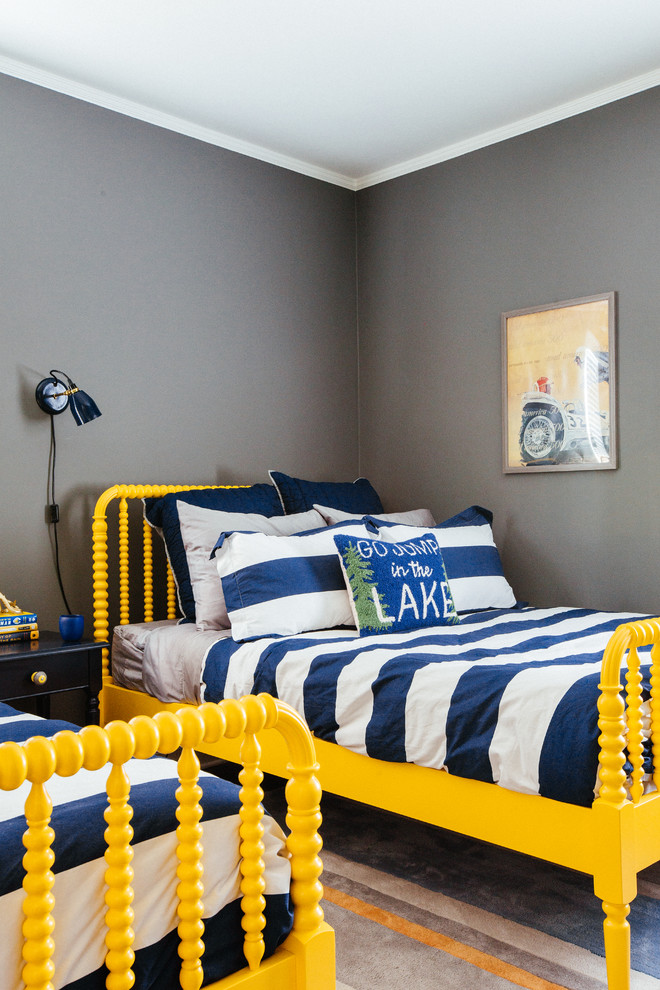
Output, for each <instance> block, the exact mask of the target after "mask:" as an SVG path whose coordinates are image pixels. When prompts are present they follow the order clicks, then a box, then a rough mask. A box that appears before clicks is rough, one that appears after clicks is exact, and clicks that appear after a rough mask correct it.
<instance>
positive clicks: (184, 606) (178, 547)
mask: <svg viewBox="0 0 660 990" xmlns="http://www.w3.org/2000/svg"><path fill="white" fill-rule="evenodd" d="M143 502H144V517H145V519H146V520H147V522H148V523H149V524H150V525H151V526H153V527H154V528H155V529H158V530H159V531H160V532H161V534H162V537H163V540H164V541H165V549H166V550H167V556H168V559H169V562H170V566H171V568H172V573H173V574H174V581H175V584H176V587H177V595H178V599H179V607H180V609H181V612H182V613H183V615H184V616H185V618H186V619H189V620H190V621H192V622H194V621H195V598H194V595H193V589H192V583H191V581H190V572H189V570H188V560H187V558H186V550H185V547H184V545H183V540H182V538H181V527H180V524H179V512H178V509H177V502H187V503H188V504H189V505H197V506H200V508H203V509H216V510H220V511H222V512H253V513H258V514H259V515H260V516H282V515H284V512H283V510H282V506H281V504H280V499H279V496H278V494H277V489H276V488H274V487H273V485H267V484H258V485H250V486H248V487H245V488H196V489H192V490H191V491H183V492H170V493H168V494H167V495H163V496H161V497H160V498H145V499H143ZM218 533H219V531H218Z"/></svg>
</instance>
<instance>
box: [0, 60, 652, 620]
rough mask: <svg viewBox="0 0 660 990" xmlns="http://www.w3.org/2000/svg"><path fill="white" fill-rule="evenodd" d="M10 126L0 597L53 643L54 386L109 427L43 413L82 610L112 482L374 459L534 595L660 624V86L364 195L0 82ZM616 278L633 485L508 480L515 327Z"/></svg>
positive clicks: (346, 465) (397, 485) (406, 495)
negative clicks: (78, 394)
mask: <svg viewBox="0 0 660 990" xmlns="http://www.w3.org/2000/svg"><path fill="white" fill-rule="evenodd" d="M0 134H1V136H2V140H1V141H0V223H1V227H0V245H1V247H0V252H1V254H0V300H1V304H0V327H1V335H2V336H1V340H2V359H3V360H2V362H1V364H0V379H1V387H0V423H1V424H2V455H3V456H2V463H1V464H0V506H1V509H2V531H1V533H2V535H1V538H0V589H1V590H3V591H4V592H6V593H8V594H9V595H11V596H12V597H15V598H17V599H18V600H19V602H20V603H21V604H24V605H26V606H29V607H33V608H35V609H36V610H37V611H38V612H39V613H40V616H41V618H42V624H43V625H51V626H52V625H53V624H54V623H55V622H56V618H57V615H58V614H59V612H60V611H61V609H62V606H61V602H60V598H59V593H58V590H57V584H56V580H55V574H54V570H53V566H52V552H51V545H50V542H49V532H48V527H47V526H46V525H45V523H44V506H45V504H46V502H47V492H46V477H47V474H46V472H47V458H48V448H49V427H48V417H46V416H45V415H44V414H43V413H41V412H40V411H39V410H38V408H37V406H36V404H35V402H34V397H33V396H34V387H35V385H36V384H37V382H38V381H39V380H40V379H41V378H42V377H44V376H45V375H47V374H48V372H49V370H50V368H53V367H57V368H61V369H63V370H64V371H66V372H68V373H69V374H70V375H72V377H73V378H74V380H77V381H78V383H79V384H80V385H81V387H82V388H84V389H86V390H88V391H89V392H90V393H91V394H92V395H93V396H94V398H95V399H96V400H97V402H98V404H99V406H100V407H101V409H102V411H103V416H102V417H101V419H99V420H97V421H95V422H93V423H90V424H89V425H87V426H84V427H76V426H75V424H74V422H73V419H72V418H71V416H70V415H69V413H68V412H67V413H65V414H64V415H63V416H61V417H59V419H58V420H57V421H56V429H57V439H58V460H57V478H58V486H57V495H58V501H59V502H60V505H61V507H62V520H63V521H62V524H61V527H60V532H61V541H62V548H63V569H64V577H65V583H66V587H67V591H68V595H69V598H70V599H71V602H72V605H73V607H74V608H77V609H80V610H82V611H84V612H85V613H86V614H87V616H88V617H90V619H91V610H90V606H91V577H90V528H89V527H90V517H91V513H92V510H93V505H94V501H95V499H96V496H97V494H98V493H99V492H100V491H101V490H103V489H104V488H105V487H107V486H108V485H110V484H112V483H115V482H131V481H146V482H153V483H156V482H167V481H173V480H186V481H190V482H214V481H230V482H231V481H253V480H262V479H264V480H265V478H266V471H267V469H268V468H269V467H277V468H279V469H281V470H285V471H290V472H291V473H297V474H302V475H305V476H308V477H319V478H342V479H344V478H351V477H353V476H355V475H356V474H357V472H358V470H360V472H361V473H363V474H365V475H367V476H368V477H370V478H371V479H372V480H373V482H374V483H375V484H376V486H377V487H378V489H379V490H380V491H381V493H382V494H383V496H384V499H385V501H386V504H387V506H388V507H390V508H399V507H409V506H412V505H422V504H424V505H427V506H429V507H430V508H432V509H433V510H434V512H435V513H436V514H437V515H438V517H439V518H443V517H445V516H447V515H449V514H451V513H453V512H455V511H458V510H460V509H461V508H463V507H464V506H466V505H469V504H471V503H474V502H478V503H480V504H482V505H486V506H489V507H490V508H492V509H493V510H494V512H495V529H496V536H497V539H498V543H499V544H500V547H501V549H502V553H503V558H504V562H505V566H506V568H507V571H508V573H509V576H510V578H511V580H512V582H513V584H514V587H515V590H516V592H517V593H518V595H520V596H521V597H526V598H528V599H530V600H532V601H534V602H538V603H539V604H543V603H553V602H567V603H579V604H584V605H593V606H599V607H605V608H610V607H611V608H630V609H643V610H649V611H659V610H660V601H659V598H660V595H659V590H658V589H659V588H660V563H659V562H658V555H657V553H656V547H657V545H658V542H659V540H658V537H659V536H660V533H659V529H660V524H659V523H658V521H657V518H658V513H657V511H656V501H657V494H656V492H657V490H658V482H659V481H660V478H659V475H660V458H659V456H658V450H657V442H656V435H657V426H656V423H657V418H658V416H657V406H658V400H657V395H658V383H657V376H658V371H659V369H660V334H658V316H657V314H658V312H660V279H658V275H657V269H658V259H659V257H660V250H659V248H660V224H659V223H658V189H660V94H659V92H658V90H653V91H649V92H647V93H644V94H641V95H639V96H635V97H632V98H630V99H628V100H625V101H621V102H620V103H617V104H612V105H610V106H608V107H604V108H602V109H599V110H596V111H592V112H591V113H589V114H586V115H583V116H580V117H575V118H573V119H571V120H567V121H564V122H562V123H559V124H555V125H553V126H551V127H548V128H544V129H542V130H538V131H534V132H532V133H530V134H527V135H524V136H521V137H519V138H516V139H514V140H511V141H507V142H504V143H502V144H499V145H496V146H493V147H491V148H487V149H484V150H482V151H479V152H475V153H474V154H471V155H466V156H464V157H462V158H459V159H456V160H454V161H451V162H447V163H445V164H442V165H438V166H435V167H433V168H429V169H426V170H423V171H419V172H415V173H412V174H411V175H408V176H404V177H401V178H399V179H396V180H393V181H392V182H388V183H384V184H382V185H379V186H376V187H373V188H371V189H367V190H364V191H362V192H361V193H359V194H358V195H357V197H356V196H355V195H353V194H352V193H350V192H348V191H346V190H341V189H338V188H335V187H332V186H329V185H327V184H325V183H321V182H318V181H316V180H313V179H308V178H306V177H303V176H300V175H297V174H295V173H292V172H288V171H286V170H283V169H278V168H275V167H273V166H269V165H266V164H264V163H260V162H257V161H254V160H252V159H248V158H244V157H241V156H239V155H235V154H233V153H231V152H226V151H223V150H221V149H218V148H214V147H210V146H206V145H204V144H201V143H199V142H196V141H194V140H191V139H189V138H185V137H182V136H180V135H177V134H173V133H170V132H167V131H164V130H160V129H158V128H155V127H151V126H149V125H147V124H143V123H140V122H138V121H134V120H130V119H127V118H124V117H122V116H120V115H118V114H114V113H112V112H110V111H105V110H101V109H99V108H95V107H91V106H88V105H86V104H84V103H81V102H78V101H75V100H72V99H69V98H67V97H63V96H59V95H57V94H54V93H50V92H48V91H46V90H41V89H39V88H38V87H34V86H31V85H29V84H26V83H22V82H20V81H17V80H14V79H9V78H6V77H2V76H0ZM356 201H357V210H358V231H357V232H358V262H359V266H358V267H359V282H358V302H359V322H358V332H359V379H360V382H359V388H360V400H359V409H358V396H357V369H358V354H357V346H356V312H355V260H356V258H355V233H356V231H355V207H356ZM611 289H614V290H616V291H617V293H618V301H619V319H618V349H619V368H618V371H619V378H618V380H619V390H618V391H619V395H618V398H619V410H620V416H619V433H620V467H619V469H618V470H617V471H606V472H580V473H574V474H555V475H552V474H543V475H537V476H534V477H526V476H524V477H521V476H517V475H514V476H505V475H503V473H502V470H501V413H500V401H501V399H500V396H501V368H500V314H501V313H502V312H505V311H508V310H512V309H517V308H521V307H525V306H533V305H535V304H538V303H546V302H553V301H558V300H562V299H570V298H574V297H578V296H583V295H590V294H593V293H598V292H603V291H608V290H611ZM358 412H359V428H356V423H357V422H358ZM358 442H359V462H358Z"/></svg>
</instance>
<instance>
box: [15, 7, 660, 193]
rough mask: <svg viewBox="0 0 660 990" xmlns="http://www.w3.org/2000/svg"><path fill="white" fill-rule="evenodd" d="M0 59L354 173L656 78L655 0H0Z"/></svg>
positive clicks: (203, 135)
mask: <svg viewBox="0 0 660 990" xmlns="http://www.w3.org/2000/svg"><path fill="white" fill-rule="evenodd" d="M0 72H4V73H6V74H7V75H11V76H16V77H18V78H21V79H26V80H28V81H30V82H35V83H38V84H39V85H42V86H46V87H47V88H49V89H53V90H57V91H59V92H62V93H66V94H69V95H71V96H75V97H77V98H79V99H83V100H86V101H87V102H90V103H94V104H97V105H100V106H104V107H109V108H111V109H113V110H117V111H119V112H121V113H124V114H128V115H129V116H132V117H137V118H139V119H141V120H147V121H149V122H152V123H155V124H158V125H160V126H163V127H167V128H170V129H171V130H176V131H180V132H182V133H184V134H189V135H191V136H193V137H197V138H200V139H201V140H204V141H208V142H210V143H212V144H216V145H219V146H221V147H225V148H229V149H232V150H235V151H239V152H241V153H243V154H247V155H251V156H252V157H255V158H260V159H262V160H264V161H268V162H272V163H275V164H277V165H282V166H284V167H286V168H291V169H294V170H295V171H299V172H302V173H305V174H308V175H313V176H316V177H318V178H322V179H325V180H327V181H329V182H334V183H336V184H338V185H342V186H345V187H347V188H351V189H359V188H362V187H364V186H368V185H372V184H374V183H376V182H380V181H383V180H384V179H387V178H391V177H394V176H396V175H401V174H403V173H405V172H409V171H413V170H414V169H417V168H421V167H424V166H426V165H430V164H433V163H435V162H438V161H443V160H446V159H448V158H451V157H455V156H456V155H459V154H462V153H464V152H466V151H470V150H473V149H475V148H479V147H483V146H485V145H487V144H491V143H494V142H495V141H498V140H502V139H504V138H507V137H511V136H513V135H515V134H519V133H522V132H524V131H528V130H532V129H533V128H535V127H539V126H542V125H544V124H547V123H551V122H552V121H555V120H559V119H562V118H565V117H569V116H572V115H573V114H576V113H579V112H581V111H583V110H589V109H591V108H593V107H596V106H600V105H603V104H605V103H609V102H611V101H612V100H615V99H619V98H621V97H624V96H628V95H630V94H632V93H635V92H639V91H641V90H644V89H648V88H650V87H651V86H656V85H658V84H660V0H2V2H1V3H0Z"/></svg>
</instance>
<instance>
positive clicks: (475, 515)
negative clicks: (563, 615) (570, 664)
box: [365, 505, 516, 612]
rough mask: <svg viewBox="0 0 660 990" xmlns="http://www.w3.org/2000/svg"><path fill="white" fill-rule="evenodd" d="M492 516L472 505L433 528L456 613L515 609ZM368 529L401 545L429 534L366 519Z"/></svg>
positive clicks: (407, 527) (486, 510) (408, 527)
mask: <svg viewBox="0 0 660 990" xmlns="http://www.w3.org/2000/svg"><path fill="white" fill-rule="evenodd" d="M492 521H493V514H492V512H490V511H489V510H488V509H482V508H481V506H479V505H472V506H470V508H469V509H465V511H464V512H460V513H459V514H458V515H456V516H452V518H451V519H447V520H446V521H445V522H443V523H440V525H439V526H432V527H430V531H431V532H432V533H433V535H434V536H435V538H436V539H437V541H438V545H439V546H440V549H441V551H442V557H443V560H444V562H445V569H446V571H447V580H448V581H449V587H450V589H451V594H452V598H453V599H454V604H455V606H456V611H457V612H475V611H480V610H481V609H487V608H514V606H515V604H516V596H515V595H514V593H513V589H512V588H511V585H510V584H509V582H508V581H507V579H506V578H505V576H504V571H503V569H502V561H501V560H500V555H499V552H498V549H497V547H496V545H495V540H494V539H493V530H492V527H491V523H492ZM365 522H367V524H368V526H369V528H370V529H371V530H372V532H377V533H378V535H379V536H380V538H381V539H383V540H387V541H388V542H389V543H398V542H401V541H403V540H406V539H411V538H412V537H413V536H420V535H421V534H422V533H425V532H428V530H427V529H420V528H418V527H416V526H400V525H396V524H394V525H393V524H390V523H387V522H382V521H380V520H378V519H375V518H373V517H372V516H369V517H366V518H365Z"/></svg>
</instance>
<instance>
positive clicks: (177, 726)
mask: <svg viewBox="0 0 660 990" xmlns="http://www.w3.org/2000/svg"><path fill="white" fill-rule="evenodd" d="M34 726H35V730H36V731H38V728H39V722H38V721H35V722H34ZM263 729H273V730H275V731H276V732H277V733H278V734H279V735H281V737H282V738H283V740H284V741H285V743H286V745H287V748H288V752H289V757H290V764H289V771H290V779H289V780H288V783H287V787H286V797H287V805H288V814H287V825H288V827H289V828H290V834H289V836H288V839H287V852H288V856H289V859H290V865H291V877H292V882H291V898H292V901H293V906H294V921H293V930H292V932H291V934H290V935H289V937H288V938H287V940H286V941H285V942H284V943H283V945H282V946H281V947H280V948H279V949H278V950H277V951H276V953H275V954H274V955H273V956H271V957H270V958H269V959H267V960H266V961H265V962H264V963H262V961H261V960H262V956H263V953H264V938H263V929H264V925H265V918H264V915H263V911H264V907H265V903H266V902H265V899H264V896H263V894H264V890H265V880H264V875H263V874H264V863H263V860H262V856H263V852H264V845H263V842H262V838H263V835H264V828H263V825H262V818H263V808H262V805H261V801H262V798H263V791H262V790H261V786H260V785H261V781H262V779H263V774H262V771H261V769H260V760H261V747H260V743H259V741H258V740H257V733H259V732H261V731H262V730H263ZM223 738H226V739H239V738H242V743H241V761H242V763H243V769H242V770H241V773H240V780H241V784H242V790H241V810H240V820H241V825H240V839H241V847H240V851H241V861H240V874H241V884H240V887H241V893H242V901H241V909H242V915H243V917H242V925H243V929H244V931H245V939H244V953H245V959H246V963H247V965H246V967H245V969H244V970H241V971H240V972H239V973H237V974H234V975H233V976H228V977H226V978H224V979H223V980H220V981H218V982H216V983H214V984H212V986H213V987H214V988H215V990H229V988H230V987H237V988H238V987H241V988H243V987H244V988H245V990H279V988H281V990H284V988H286V990H334V986H335V976H334V972H335V970H334V933H333V932H332V930H331V929H330V928H329V926H328V925H327V924H325V922H324V921H323V911H322V908H321V905H320V900H321V896H322V887H321V884H320V881H319V877H320V874H321V870H322V866H321V861H320V859H319V855H318V854H319V851H320V848H321V840H320V838H319V834H318V827H319V824H320V821H321V816H320V810H319V802H320V797H321V790H320V786H319V783H318V780H317V777H316V770H317V766H316V762H315V752H314V745H313V741H312V738H311V735H310V733H309V730H308V729H307V727H306V725H305V723H304V721H303V720H302V719H301V718H300V716H299V715H298V714H297V713H296V712H294V711H293V710H292V709H291V708H289V707H288V706H287V705H285V704H283V703H281V702H279V701H275V700H274V699H273V698H271V697H269V696H267V695H260V696H258V697H250V698H246V699H243V700H241V701H223V702H221V703H220V704H210V703H209V704H204V705H201V706H200V707H199V708H193V707H188V708H185V709H181V711H179V712H178V713H173V712H161V713H159V714H156V715H155V717H153V718H150V717H148V716H146V715H140V716H137V717H136V718H134V719H132V720H131V722H130V723H126V722H121V721H115V722H111V723H109V724H108V725H107V726H106V727H105V728H100V727H99V726H87V727H85V728H83V729H81V730H80V731H79V732H74V731H71V730H64V731H60V732H58V733H57V734H56V735H55V736H53V737H52V738H44V737H40V736H34V737H32V738H31V739H29V740H28V741H27V742H25V743H16V742H5V743H3V744H2V745H0V789H1V790H5V791H8V790H14V789H16V788H18V787H20V786H21V785H23V784H24V783H25V782H29V784H30V785H31V786H30V789H29V793H28V796H27V799H26V802H25V820H26V830H25V833H24V838H23V844H24V846H25V848H26V850H27V851H26V854H25V856H24V859H23V867H24V871H25V873H24V880H23V891H24V896H23V906H22V910H23V915H24V923H23V944H22V949H21V956H22V960H23V966H22V973H21V976H22V980H23V982H24V985H25V988H26V990H48V988H49V987H52V982H51V981H52V980H53V978H54V975H55V974H54V962H53V954H54V949H55V941H54V940H55V939H56V938H57V932H54V931H53V928H54V921H53V909H54V903H55V902H54V896H53V884H54V875H53V872H52V870H51V868H52V866H53V863H54V860H55V856H54V852H53V843H54V840H55V833H54V831H53V828H52V827H51V816H52V812H53V804H52V801H51V799H50V796H49V794H48V786H47V785H48V782H49V781H50V780H51V778H53V776H54V775H56V774H57V775H59V776H60V777H72V776H74V775H75V774H77V773H79V772H80V771H85V770H98V769H100V768H102V767H104V766H106V765H107V764H110V765H111V769H110V773H109V775H108V781H107V798H108V804H107V809H106V812H105V820H106V823H107V829H106V832H105V841H106V850H105V862H106V870H105V895H104V897H105V905H106V907H105V930H106V934H105V947H106V951H105V963H106V966H107V968H108V971H109V976H108V979H107V986H108V987H111V988H112V990H130V988H131V987H132V986H133V984H134V974H133V970H132V966H133V962H134V958H135V957H134V951H133V943H134V932H133V927H132V926H133V920H134V918H133V907H132V903H133V889H132V881H133V870H132V868H131V860H132V856H133V852H132V848H131V838H132V834H133V831H132V828H131V826H130V820H131V815H132V811H131V807H130V804H129V800H130V783H129V779H128V776H127V774H126V770H125V764H126V763H127V761H129V760H131V759H134V758H137V759H149V758H150V757H151V756H153V755H154V754H156V753H160V754H171V753H174V752H175V751H178V750H179V749H180V755H179V757H178V777H179V788H178V790H177V802H178V809H177V819H178V821H179V826H178V828H177V829H176V839H177V845H176V857H177V862H178V865H177V868H176V875H177V877H178V886H177V890H176V896H177V915H178V919H179V922H178V936H179V949H178V952H179V956H180V957H181V960H182V961H181V970H180V985H181V987H182V990H199V988H200V987H201V985H202V982H203V975H204V971H203V966H204V959H203V952H204V943H203V935H204V923H203V921H202V918H203V915H204V903H203V897H204V893H203V891H204V888H203V866H202V855H203V846H202V842H203V826H202V825H201V823H200V820H201V816H202V808H201V807H200V804H199V800H200V796H201V789H200V787H199V785H198V775H199V770H200V766H199V760H198V757H197V754H196V750H199V749H200V748H201V749H203V748H204V745H205V744H206V743H209V744H213V743H217V742H218V741H219V740H221V739H223ZM80 827H81V828H84V827H85V822H84V821H81V823H80ZM93 910H94V908H93V906H91V905H89V904H81V905H80V917H81V918H84V917H85V916H89V914H90V913H92V912H93ZM3 979H7V980H9V979H10V977H9V975H8V974H6V973H5V974H4V975H3ZM8 985H9V984H8ZM11 985H12V986H14V985H15V986H19V985H20V978H19V975H18V974H16V979H15V981H14V982H12V984H11Z"/></svg>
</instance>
